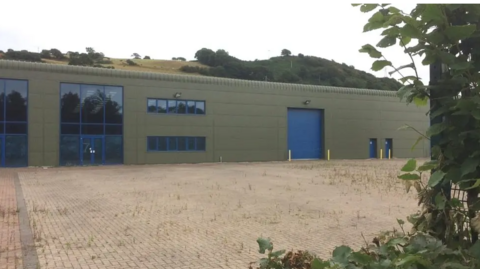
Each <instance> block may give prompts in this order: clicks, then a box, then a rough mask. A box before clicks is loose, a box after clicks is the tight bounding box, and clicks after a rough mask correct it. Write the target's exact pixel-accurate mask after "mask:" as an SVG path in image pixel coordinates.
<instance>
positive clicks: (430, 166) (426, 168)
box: [417, 161, 438, 172]
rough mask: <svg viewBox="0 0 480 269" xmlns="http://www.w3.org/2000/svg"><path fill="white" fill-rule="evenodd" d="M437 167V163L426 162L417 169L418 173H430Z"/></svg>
mask: <svg viewBox="0 0 480 269" xmlns="http://www.w3.org/2000/svg"><path fill="white" fill-rule="evenodd" d="M437 165H438V162H437V161H430V162H425V163H424V164H422V165H420V166H419V167H418V168H417V171H419V172H425V171H430V170H432V169H435V167H437Z"/></svg>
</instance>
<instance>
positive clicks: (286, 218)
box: [0, 160, 416, 269]
mask: <svg viewBox="0 0 480 269" xmlns="http://www.w3.org/2000/svg"><path fill="white" fill-rule="evenodd" d="M404 163H405V160H383V161H380V160H365V161H330V162H325V161H321V162H291V163H252V164H246V163H245V164H238V163H237V164H227V163H225V164H200V165H156V166H118V167H95V168H71V169H66V168H61V169H60V168H50V169H23V170H15V172H18V179H17V182H18V183H19V184H18V186H17V195H18V189H20V192H21V194H22V195H23V197H24V199H25V204H26V210H25V212H23V213H24V214H25V217H24V218H25V219H28V221H29V224H30V225H29V227H27V230H28V228H29V229H30V231H31V234H28V232H26V231H25V230H26V229H25V227H23V228H22V229H23V230H22V243H25V244H27V243H28V238H27V237H28V236H24V235H25V234H27V235H29V237H30V238H31V242H34V244H35V245H36V253H34V254H36V255H29V259H30V262H31V261H32V259H33V260H36V262H38V263H39V266H38V267H37V268H246V267H247V266H248V263H249V262H251V261H255V260H256V259H257V258H258V257H259V255H258V253H257V249H258V247H257V244H256V242H255V240H256V239H257V237H258V236H264V237H270V238H272V239H273V241H274V244H275V248H278V249H281V248H288V249H291V248H294V249H308V250H312V251H314V252H316V253H318V254H320V255H321V256H326V255H328V254H329V252H330V251H331V250H333V248H334V247H335V246H336V245H341V244H350V245H352V244H353V245H356V246H360V245H361V244H362V242H363V239H362V237H361V233H363V234H364V235H365V237H366V238H367V239H369V240H370V239H371V238H372V237H373V235H374V234H375V233H377V232H378V231H380V230H386V229H391V228H392V227H394V226H396V220H395V219H396V218H397V217H398V218H405V216H406V215H408V214H409V213H412V212H413V211H414V210H415V209H416V201H415V199H413V194H408V195H406V194H405V191H404V187H403V185H402V184H401V183H400V182H399V181H398V180H397V179H396V175H397V171H399V169H400V168H401V166H402V165H403V164H404ZM14 174H15V173H14V170H8V169H3V170H0V199H1V200H0V206H1V207H0V208H1V210H2V211H0V220H3V222H0V240H1V241H0V243H1V245H0V246H1V248H0V249H1V251H0V268H1V269H3V268H21V263H22V259H21V257H22V255H23V257H24V262H25V255H26V253H25V252H28V249H25V248H24V249H23V252H22V249H21V248H20V247H19V242H20V240H19V238H20V237H19V233H18V230H19V229H20V228H19V227H21V225H20V226H19V221H18V219H19V216H20V220H21V219H22V215H21V214H22V211H20V212H17V211H18V210H17V207H16V205H15V204H16V203H17V199H16V198H15V195H16V194H15V185H14ZM20 185H21V188H20ZM19 201H20V202H21V201H23V199H20V200H19ZM2 212H3V213H2ZM27 212H28V216H27V215H26V213H27ZM2 214H3V215H2ZM27 226H28V225H27ZM25 238H26V239H25ZM24 239H25V240H24ZM27 256H28V255H27ZM5 264H7V266H5Z"/></svg>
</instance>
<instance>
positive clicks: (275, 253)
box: [270, 249, 286, 258]
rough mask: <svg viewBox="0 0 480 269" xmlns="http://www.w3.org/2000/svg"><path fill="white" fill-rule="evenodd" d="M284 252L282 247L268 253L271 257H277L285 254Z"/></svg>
mask: <svg viewBox="0 0 480 269" xmlns="http://www.w3.org/2000/svg"><path fill="white" fill-rule="evenodd" d="M285 252H286V251H285V250H284V249H282V250H277V251H275V252H272V254H270V255H271V256H272V257H276V258H278V257H280V256H282V255H283V254H285Z"/></svg>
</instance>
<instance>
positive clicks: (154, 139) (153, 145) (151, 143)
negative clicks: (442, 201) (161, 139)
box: [147, 136, 157, 151]
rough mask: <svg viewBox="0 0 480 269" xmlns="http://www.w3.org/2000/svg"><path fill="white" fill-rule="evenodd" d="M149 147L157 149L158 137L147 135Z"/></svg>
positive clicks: (149, 148)
mask: <svg viewBox="0 0 480 269" xmlns="http://www.w3.org/2000/svg"><path fill="white" fill-rule="evenodd" d="M147 149H148V150H154V151H156V150H157V137H156V136H149V137H147Z"/></svg>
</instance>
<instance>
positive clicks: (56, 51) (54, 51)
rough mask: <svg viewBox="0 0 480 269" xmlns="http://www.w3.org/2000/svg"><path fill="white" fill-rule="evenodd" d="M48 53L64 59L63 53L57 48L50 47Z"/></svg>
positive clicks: (58, 58)
mask: <svg viewBox="0 0 480 269" xmlns="http://www.w3.org/2000/svg"><path fill="white" fill-rule="evenodd" d="M50 53H51V54H52V55H53V57H55V59H57V60H63V59H65V56H64V55H63V53H62V52H61V51H60V50H58V49H50Z"/></svg>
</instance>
